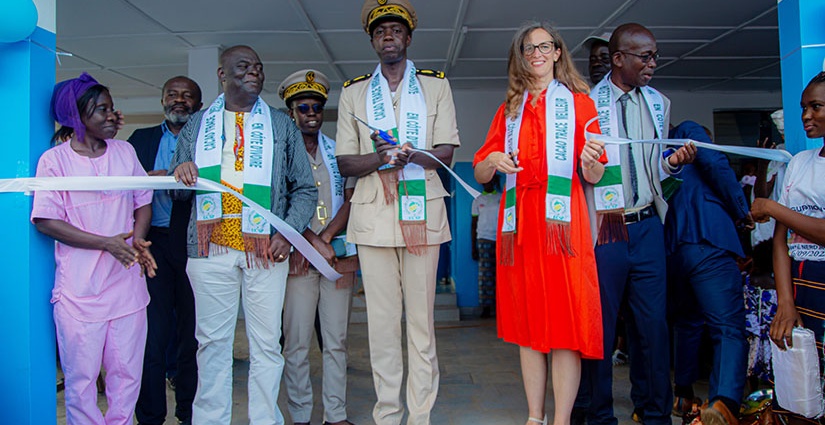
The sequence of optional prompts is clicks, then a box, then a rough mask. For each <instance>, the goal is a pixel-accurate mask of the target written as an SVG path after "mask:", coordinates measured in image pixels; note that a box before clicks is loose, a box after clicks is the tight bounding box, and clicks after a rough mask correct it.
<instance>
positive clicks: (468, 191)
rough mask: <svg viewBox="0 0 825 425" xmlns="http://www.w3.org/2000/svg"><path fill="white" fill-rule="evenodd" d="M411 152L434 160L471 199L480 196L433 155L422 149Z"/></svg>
mask: <svg viewBox="0 0 825 425" xmlns="http://www.w3.org/2000/svg"><path fill="white" fill-rule="evenodd" d="M412 151H413V152H418V153H421V154H424V155H427V156H429V157H430V158H432V159H434V160H435V162H437V163H439V164H441V166H442V167H444V169H445V170H447V171H448V172H449V173H450V175H451V176H453V178H454V179H455V180H456V181H457V182H458V184H460V185H461V187H463V188H464V190H466V191H467V193H469V194H470V196H472V197H473V199H475V198H478V197H479V196H481V193H480V192H479V191H477V190H475V189H473V187H472V186H470V185H469V184H467V182H465V181H464V180H462V179H461V177H459V176H458V174H456V172H455V171H453V169H452V168H450V167H448V166H447V165H446V164H444V163H443V162H441V160H440V159H438V158H436V157H435V155H433V154H431V153H430V152H428V151H425V150H424V149H412Z"/></svg>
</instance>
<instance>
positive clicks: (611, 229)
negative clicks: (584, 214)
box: [596, 212, 627, 245]
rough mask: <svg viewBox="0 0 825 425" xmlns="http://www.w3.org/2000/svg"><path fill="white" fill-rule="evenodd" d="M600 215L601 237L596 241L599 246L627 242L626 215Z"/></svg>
mask: <svg viewBox="0 0 825 425" xmlns="http://www.w3.org/2000/svg"><path fill="white" fill-rule="evenodd" d="M599 215H600V216H601V218H602V220H601V225H600V226H599V237H598V239H597V240H596V244H597V245H603V244H606V243H611V242H619V241H626V240H627V226H626V225H625V223H624V214H622V213H615V212H609V213H599Z"/></svg>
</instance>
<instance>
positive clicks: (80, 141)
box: [31, 73, 157, 425]
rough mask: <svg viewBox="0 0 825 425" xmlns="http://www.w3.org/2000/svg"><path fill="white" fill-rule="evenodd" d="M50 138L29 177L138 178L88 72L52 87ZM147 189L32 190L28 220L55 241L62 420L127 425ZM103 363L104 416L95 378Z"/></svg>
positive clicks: (144, 298) (133, 395)
mask: <svg viewBox="0 0 825 425" xmlns="http://www.w3.org/2000/svg"><path fill="white" fill-rule="evenodd" d="M51 109H52V111H51V112H52V115H53V116H54V117H55V120H56V121H57V122H58V123H59V124H61V128H60V129H59V130H58V131H57V133H55V136H54V139H53V140H54V141H55V143H57V145H56V146H55V147H53V148H51V149H49V150H48V151H46V152H45V153H43V156H41V157H40V161H39V162H38V164H37V177H61V176H74V177H77V176H145V175H146V173H145V172H144V171H143V167H141V165H140V163H139V162H138V159H137V156H136V155H135V151H134V149H133V148H132V146H131V145H130V144H128V143H127V142H124V141H121V140H115V139H112V137H114V135H115V133H116V132H117V121H118V118H117V115H116V114H115V113H114V108H113V104H112V97H111V96H110V94H109V90H108V89H107V88H106V87H104V86H102V85H100V84H98V82H97V81H95V80H94V78H92V77H91V76H90V75H88V74H86V73H83V74H82V75H81V76H80V77H79V78H75V79H72V80H67V81H64V82H62V83H59V84H58V85H56V86H55V89H54V93H53V94H52V108H51ZM151 202H152V191H151V190H124V191H121V190H117V191H38V192H36V193H35V195H34V205H33V211H32V216H31V218H32V222H33V223H34V225H35V226H36V227H37V230H39V231H40V232H42V233H44V234H46V235H48V236H50V237H52V238H54V239H55V240H56V243H55V248H54V256H55V263H56V264H55V265H56V270H55V278H54V289H53V290H52V299H51V302H52V303H53V304H54V323H55V328H56V331H57V345H58V349H59V351H60V359H61V363H62V366H63V374H64V376H65V383H66V389H65V399H66V421H67V423H68V424H69V425H72V424H83V425H87V424H94V425H98V424H101V425H103V424H106V425H111V424H129V425H131V424H132V416H133V412H134V408H135V402H136V401H137V397H138V391H139V389H140V375H141V371H142V366H143V352H144V344H145V342H146V305H147V304H148V303H149V294H148V292H147V290H146V282H145V280H144V277H143V272H144V271H146V273H148V274H149V275H150V276H151V275H153V274H154V269H155V268H156V267H157V266H156V265H155V262H154V259H153V258H152V255H151V254H150V253H149V250H148V246H149V242H147V241H146V240H145V236H146V232H147V231H148V229H149V222H150V219H151V215H152V209H151V208H152V207H151ZM101 364H102V365H103V368H104V369H105V370H106V397H107V399H108V402H109V407H108V410H107V412H106V415H105V416H104V415H103V414H102V413H101V411H100V409H98V407H97V390H96V386H95V381H96V379H97V376H98V374H99V373H100V366H101Z"/></svg>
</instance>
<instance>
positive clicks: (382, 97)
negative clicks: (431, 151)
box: [366, 60, 427, 221]
mask: <svg viewBox="0 0 825 425" xmlns="http://www.w3.org/2000/svg"><path fill="white" fill-rule="evenodd" d="M400 90H401V101H400V120H401V126H400V127H399V126H398V124H397V123H396V120H395V113H394V112H393V108H392V97H391V96H390V88H389V84H388V83H387V79H386V78H384V76H383V75H382V74H381V64H379V65H378V66H377V67H376V69H375V72H374V73H373V77H372V81H370V95H369V96H368V98H367V99H366V102H367V105H366V106H367V119H368V122H369V124H370V125H372V126H374V127H377V128H382V129H384V128H389V129H395V130H396V134H397V139H398V142H399V144H400V145H404V144H406V143H409V144H410V145H412V147H413V148H416V149H426V148H427V140H426V138H427V103H426V101H425V99H424V93H423V92H422V90H421V83H420V82H419V81H418V77H417V76H416V73H415V65H414V64H413V62H412V61H410V60H408V61H407V67H406V68H405V70H404V80H403V81H402V83H401V87H400ZM426 183H427V181H426V175H425V172H424V168H423V167H421V166H420V165H418V164H411V163H410V164H407V165H406V166H405V167H404V168H403V169H402V170H401V171H400V174H399V182H398V193H399V203H398V204H399V214H398V216H399V220H401V221H425V220H426V219H427V208H426V202H427V194H426Z"/></svg>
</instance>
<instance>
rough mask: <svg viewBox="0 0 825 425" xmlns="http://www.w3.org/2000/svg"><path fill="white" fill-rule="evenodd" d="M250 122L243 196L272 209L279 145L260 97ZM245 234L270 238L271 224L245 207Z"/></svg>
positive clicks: (245, 135) (247, 136)
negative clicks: (274, 165)
mask: <svg viewBox="0 0 825 425" xmlns="http://www.w3.org/2000/svg"><path fill="white" fill-rule="evenodd" d="M221 116H223V114H221ZM248 120H249V124H248V125H244V133H245V134H244V141H245V142H244V143H245V146H244V152H243V156H244V158H243V164H244V165H243V167H244V170H243V193H244V195H246V196H247V197H248V198H250V199H253V200H254V201H255V202H257V203H258V204H260V205H261V206H262V207H264V208H271V207H272V191H271V189H270V186H271V184H272V155H273V154H274V149H275V142H274V139H273V136H274V134H273V127H272V118H271V117H270V110H269V105H267V104H266V102H264V101H263V99H261V98H260V97H259V98H258V101H257V102H255V106H253V107H252V111H251V113H250V114H249V118H248ZM241 231H242V232H243V233H246V234H252V235H269V222H267V220H266V218H264V217H263V216H262V215H260V214H258V213H257V212H255V210H253V209H252V208H249V206H247V205H244V206H243V220H241Z"/></svg>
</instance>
